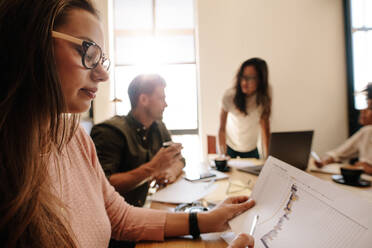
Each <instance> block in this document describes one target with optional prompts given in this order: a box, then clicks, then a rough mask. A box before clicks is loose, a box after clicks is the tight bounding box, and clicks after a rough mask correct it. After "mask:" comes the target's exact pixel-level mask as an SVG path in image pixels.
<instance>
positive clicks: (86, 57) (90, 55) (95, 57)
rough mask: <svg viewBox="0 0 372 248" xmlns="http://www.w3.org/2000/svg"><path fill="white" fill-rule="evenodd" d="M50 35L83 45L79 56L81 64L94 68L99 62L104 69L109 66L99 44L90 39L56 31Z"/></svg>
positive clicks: (107, 68)
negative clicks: (82, 38) (86, 39)
mask: <svg viewBox="0 0 372 248" xmlns="http://www.w3.org/2000/svg"><path fill="white" fill-rule="evenodd" d="M52 37H54V38H58V39H62V40H67V41H70V42H72V43H75V44H77V45H81V46H82V47H83V55H82V57H81V59H82V63H83V66H84V67H85V68H87V69H94V68H96V67H97V65H98V63H101V65H102V67H103V69H105V70H106V71H108V70H109V68H110V59H109V58H107V57H106V55H105V54H104V53H103V52H102V49H101V47H100V46H98V45H97V44H96V43H94V42H92V41H85V40H81V39H78V38H76V37H73V36H70V35H67V34H63V33H60V32H57V31H52Z"/></svg>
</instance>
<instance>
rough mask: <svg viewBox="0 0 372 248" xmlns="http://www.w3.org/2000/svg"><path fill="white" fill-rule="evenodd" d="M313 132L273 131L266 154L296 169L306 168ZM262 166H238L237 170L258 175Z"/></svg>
mask: <svg viewBox="0 0 372 248" xmlns="http://www.w3.org/2000/svg"><path fill="white" fill-rule="evenodd" d="M313 134H314V131H313V130H308V131H292V132H273V133H271V135H270V145H269V154H268V155H269V156H273V157H275V158H277V159H280V160H282V161H284V162H286V163H288V164H290V165H292V166H294V167H297V168H298V169H301V170H306V169H307V165H308V161H309V155H310V152H311V144H312V140H313ZM262 167H263V165H257V166H248V167H243V168H239V169H238V170H240V171H244V172H248V173H251V174H254V175H259V174H260V171H261V169H262Z"/></svg>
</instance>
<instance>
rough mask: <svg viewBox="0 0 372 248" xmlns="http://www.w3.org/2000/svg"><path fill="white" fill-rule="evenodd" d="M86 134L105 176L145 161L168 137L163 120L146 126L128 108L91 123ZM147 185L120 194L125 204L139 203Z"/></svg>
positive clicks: (146, 189)
mask: <svg viewBox="0 0 372 248" xmlns="http://www.w3.org/2000/svg"><path fill="white" fill-rule="evenodd" d="M90 135H91V137H92V139H93V141H94V143H95V146H96V149H97V155H98V158H99V161H100V163H101V166H102V168H103V170H104V172H105V174H106V176H107V177H108V178H109V177H110V176H111V174H114V173H120V172H126V171H130V170H133V169H135V168H137V167H138V166H140V165H142V164H144V163H147V162H149V161H150V160H151V159H152V158H153V157H154V156H155V154H156V153H157V152H158V151H159V150H160V148H161V147H162V144H163V142H166V141H170V140H171V137H170V134H169V131H168V130H167V128H166V127H165V125H164V123H163V122H161V121H155V122H153V123H152V125H151V126H150V127H149V128H148V129H146V128H145V127H144V126H143V125H142V124H141V123H140V122H138V121H137V120H136V119H134V117H133V115H132V114H131V112H129V114H128V115H127V116H114V117H113V118H111V119H109V120H107V121H105V122H103V123H100V124H97V125H95V126H94V127H93V128H92V131H91V134H90ZM148 189H149V183H148V182H146V183H144V184H142V185H140V186H138V187H137V188H135V189H133V190H131V191H128V192H126V193H125V194H123V196H124V198H125V200H126V201H127V202H128V203H129V204H131V205H134V206H143V204H144V203H145V200H146V196H147V193H148Z"/></svg>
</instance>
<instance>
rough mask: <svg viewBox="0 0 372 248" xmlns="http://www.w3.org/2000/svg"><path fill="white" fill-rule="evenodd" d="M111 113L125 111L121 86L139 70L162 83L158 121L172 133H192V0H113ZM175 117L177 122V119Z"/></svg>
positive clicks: (124, 88) (194, 93) (125, 97)
mask: <svg viewBox="0 0 372 248" xmlns="http://www.w3.org/2000/svg"><path fill="white" fill-rule="evenodd" d="M113 7H114V11H113V13H114V47H115V48H114V49H115V58H114V74H115V77H114V87H113V89H112V90H113V92H112V93H113V94H112V95H114V96H115V97H116V98H118V99H121V100H122V102H117V103H116V113H117V114H127V113H128V111H129V109H130V103H129V98H128V94H127V88H128V85H129V83H130V82H131V81H132V79H133V78H134V77H135V76H137V75H138V74H141V73H158V74H160V75H161V76H162V77H163V78H164V79H165V80H166V82H167V87H166V89H165V93H166V100H167V103H168V107H167V108H166V109H165V112H164V119H163V121H164V122H165V123H166V125H167V127H168V129H169V130H171V132H172V133H175V134H197V133H198V119H197V117H198V112H197V111H198V108H197V103H198V99H197V80H196V79H197V74H196V59H195V58H196V56H195V28H194V27H195V24H194V1H193V0H114V2H113ZM180 120H181V121H180Z"/></svg>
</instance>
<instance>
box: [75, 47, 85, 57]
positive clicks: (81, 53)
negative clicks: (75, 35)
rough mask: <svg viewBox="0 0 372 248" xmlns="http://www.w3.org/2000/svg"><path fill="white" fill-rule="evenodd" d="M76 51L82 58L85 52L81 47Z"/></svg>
mask: <svg viewBox="0 0 372 248" xmlns="http://www.w3.org/2000/svg"><path fill="white" fill-rule="evenodd" d="M76 51H77V52H78V53H79V55H80V56H83V55H84V51H83V49H82V48H81V47H78V48H76Z"/></svg>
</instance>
